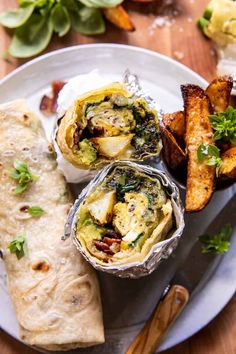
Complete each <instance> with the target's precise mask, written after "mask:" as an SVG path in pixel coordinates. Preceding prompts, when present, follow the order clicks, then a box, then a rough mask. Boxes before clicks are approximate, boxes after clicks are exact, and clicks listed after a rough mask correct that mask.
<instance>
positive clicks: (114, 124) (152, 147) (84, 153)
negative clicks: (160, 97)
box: [56, 83, 160, 168]
mask: <svg viewBox="0 0 236 354" xmlns="http://www.w3.org/2000/svg"><path fill="white" fill-rule="evenodd" d="M56 139H57V143H58V145H59V148H60V150H61V152H62V154H63V156H64V157H65V158H66V159H67V160H69V161H70V162H71V163H72V164H74V165H75V166H78V167H83V168H97V167H99V166H102V165H104V164H107V163H109V162H110V161H113V160H142V159H145V158H148V157H150V156H154V155H158V154H159V151H160V134H159V121H158V117H157V113H156V111H154V110H152V109H150V108H149V107H148V104H147V103H146V101H145V100H144V99H143V98H134V97H133V96H132V95H131V94H130V93H129V92H128V91H127V90H126V89H125V87H124V85H122V84H119V83H114V84H111V85H109V86H106V87H103V88H102V89H98V90H95V91H91V92H89V93H87V94H85V95H83V96H80V97H79V98H77V100H76V101H75V102H74V104H73V105H72V106H71V107H70V109H69V110H68V111H67V112H66V114H65V116H64V117H63V118H62V119H61V121H60V124H59V128H58V132H57V138H56Z"/></svg>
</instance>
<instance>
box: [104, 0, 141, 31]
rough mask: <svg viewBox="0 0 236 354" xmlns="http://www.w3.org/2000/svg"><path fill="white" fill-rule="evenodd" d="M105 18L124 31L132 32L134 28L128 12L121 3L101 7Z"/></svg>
mask: <svg viewBox="0 0 236 354" xmlns="http://www.w3.org/2000/svg"><path fill="white" fill-rule="evenodd" d="M103 13H104V16H105V17H106V19H107V20H108V21H109V22H111V23H113V25H115V26H116V27H119V28H121V29H123V30H124V31H129V32H132V31H134V30H135V27H134V24H133V23H132V21H131V19H130V16H129V14H128V13H127V12H126V11H125V9H124V7H123V6H122V5H118V6H115V7H111V8H107V9H103Z"/></svg>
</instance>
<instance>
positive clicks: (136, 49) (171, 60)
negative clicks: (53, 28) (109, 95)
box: [0, 43, 208, 86]
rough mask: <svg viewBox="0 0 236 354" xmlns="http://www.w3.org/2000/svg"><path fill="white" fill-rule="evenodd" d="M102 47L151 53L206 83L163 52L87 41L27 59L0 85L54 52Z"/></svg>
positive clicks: (0, 81)
mask: <svg viewBox="0 0 236 354" xmlns="http://www.w3.org/2000/svg"><path fill="white" fill-rule="evenodd" d="M100 47H101V48H102V47H107V48H117V49H125V50H127V49H128V50H131V51H137V52H140V53H144V54H148V55H152V56H154V57H158V58H161V59H163V60H165V61H167V62H170V63H172V64H174V65H175V66H177V67H179V68H181V69H183V70H185V71H188V72H189V73H190V74H191V75H193V76H195V77H196V78H197V79H198V80H200V81H202V83H203V84H208V81H207V80H206V79H205V78H204V77H202V76H201V75H200V74H198V73H197V72H195V71H194V70H193V69H191V68H190V67H188V66H186V65H184V64H182V63H180V62H179V61H177V60H175V59H173V58H171V57H168V56H167V55H165V54H162V53H159V52H154V51H153V50H151V49H146V48H141V47H137V46H135V45H129V44H118V43H89V44H78V45H73V46H69V47H65V48H60V49H55V50H52V51H50V52H48V53H45V54H42V55H40V56H38V57H36V58H33V59H31V60H29V61H27V62H26V63H24V64H22V65H20V66H19V67H17V68H16V69H14V70H13V71H11V72H10V73H9V74H7V75H6V76H4V77H3V78H2V79H0V86H1V85H2V84H4V83H5V81H8V80H9V79H11V78H12V77H14V76H15V75H17V74H18V73H20V72H21V71H23V70H25V69H27V68H28V67H29V66H31V65H34V64H36V63H37V62H41V61H43V60H45V59H47V58H50V57H52V56H54V55H56V54H60V53H66V52H70V51H76V50H78V49H80V48H100Z"/></svg>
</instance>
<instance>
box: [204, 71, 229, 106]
mask: <svg viewBox="0 0 236 354" xmlns="http://www.w3.org/2000/svg"><path fill="white" fill-rule="evenodd" d="M232 87H233V79H232V77H230V76H221V77H218V78H216V79H215V80H213V81H212V82H211V83H210V84H209V86H208V87H207V89H206V94H207V95H208V97H209V98H210V101H211V104H212V107H213V109H214V112H215V113H218V112H224V111H225V110H226V108H227V107H228V105H229V101H230V93H231V90H232Z"/></svg>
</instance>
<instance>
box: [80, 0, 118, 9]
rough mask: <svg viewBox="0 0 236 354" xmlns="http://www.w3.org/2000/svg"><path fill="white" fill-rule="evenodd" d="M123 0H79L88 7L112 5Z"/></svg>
mask: <svg viewBox="0 0 236 354" xmlns="http://www.w3.org/2000/svg"><path fill="white" fill-rule="evenodd" d="M123 1H124V0H80V2H81V3H82V4H84V5H85V6H87V7H90V8H104V7H114V6H117V5H119V4H121V3H122V2H123Z"/></svg>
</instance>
